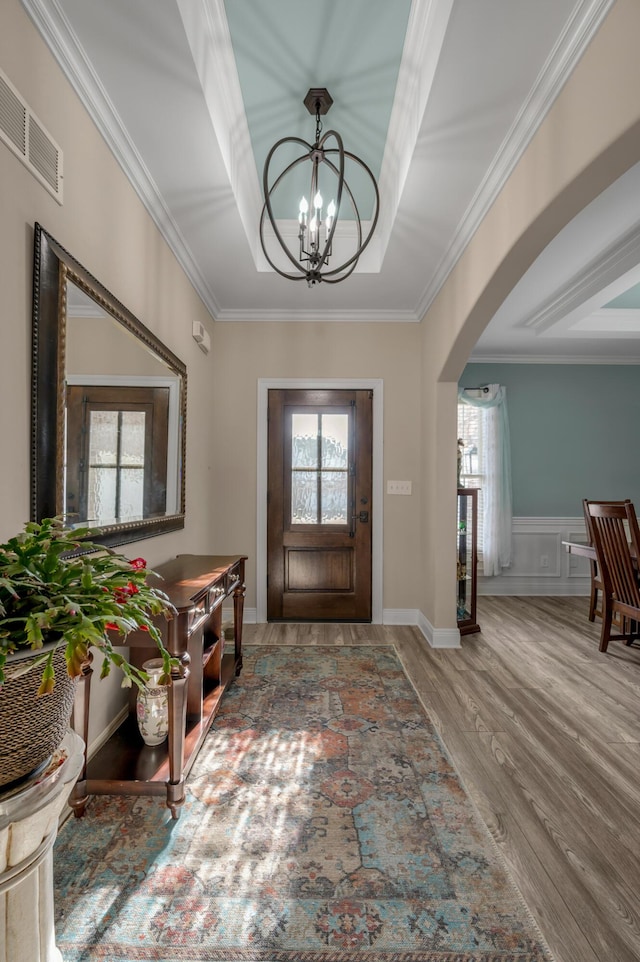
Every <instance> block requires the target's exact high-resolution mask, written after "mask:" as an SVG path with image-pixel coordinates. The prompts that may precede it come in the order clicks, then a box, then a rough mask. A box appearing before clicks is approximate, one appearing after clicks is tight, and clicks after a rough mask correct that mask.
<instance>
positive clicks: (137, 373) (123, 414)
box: [64, 283, 181, 525]
mask: <svg viewBox="0 0 640 962" xmlns="http://www.w3.org/2000/svg"><path fill="white" fill-rule="evenodd" d="M67 294H68V297H67V339H66V355H65V379H66V381H67V410H66V432H65V433H66V438H65V472H64V491H65V494H64V504H65V511H66V513H67V515H68V516H69V519H70V521H71V522H72V523H73V520H74V519H75V521H76V523H85V522H87V521H88V522H89V523H91V524H96V525H106V524H111V523H120V522H122V523H126V522H130V521H136V520H140V519H148V518H154V517H158V516H161V515H163V514H171V513H173V512H175V511H177V510H178V496H179V491H178V476H179V475H178V472H179V433H180V424H179V403H180V390H181V386H180V379H179V377H177V376H176V375H175V374H174V373H173V372H172V371H171V369H170V368H169V366H168V365H167V364H166V363H165V361H164V360H163V359H162V358H160V357H159V356H158V355H157V354H156V353H155V352H154V351H153V350H152V349H151V348H150V347H149V346H148V345H147V344H145V343H144V342H143V341H141V340H140V339H139V338H138V337H137V336H136V335H135V334H134V333H132V332H131V331H129V330H127V329H126V328H125V327H124V326H123V325H122V324H120V322H119V321H118V320H116V318H114V317H112V316H111V315H110V314H108V313H107V312H106V311H105V310H104V309H103V308H102V306H101V305H100V304H98V303H97V302H96V301H94V300H93V298H91V297H90V296H89V295H88V294H86V293H85V292H84V291H82V290H80V289H79V288H78V287H77V286H76V285H75V284H71V283H69V284H68V290H67ZM166 385H168V387H166ZM167 410H168V424H167Z"/></svg>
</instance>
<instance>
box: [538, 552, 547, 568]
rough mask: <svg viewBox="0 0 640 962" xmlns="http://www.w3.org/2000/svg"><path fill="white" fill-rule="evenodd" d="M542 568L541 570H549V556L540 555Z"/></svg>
mask: <svg viewBox="0 0 640 962" xmlns="http://www.w3.org/2000/svg"><path fill="white" fill-rule="evenodd" d="M540 567H541V568H548V567H549V555H548V554H541V555H540Z"/></svg>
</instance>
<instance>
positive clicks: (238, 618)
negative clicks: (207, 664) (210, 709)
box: [233, 565, 247, 676]
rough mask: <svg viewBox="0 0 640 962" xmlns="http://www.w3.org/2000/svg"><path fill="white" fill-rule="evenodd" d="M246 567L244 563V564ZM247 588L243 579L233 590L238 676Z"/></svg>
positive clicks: (240, 663) (234, 634) (238, 672)
mask: <svg viewBox="0 0 640 962" xmlns="http://www.w3.org/2000/svg"><path fill="white" fill-rule="evenodd" d="M243 568H244V565H243ZM246 590H247V588H246V585H245V583H244V571H243V575H242V580H241V581H240V582H239V583H238V584H237V585H236V588H235V590H234V592H233V637H234V645H235V661H236V676H237V675H239V674H240V672H241V671H242V619H243V617H244V596H245V592H246Z"/></svg>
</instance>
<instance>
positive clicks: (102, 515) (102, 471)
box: [87, 467, 118, 522]
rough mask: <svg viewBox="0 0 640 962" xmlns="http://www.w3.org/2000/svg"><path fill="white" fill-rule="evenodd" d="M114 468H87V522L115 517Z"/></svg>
mask: <svg viewBox="0 0 640 962" xmlns="http://www.w3.org/2000/svg"><path fill="white" fill-rule="evenodd" d="M117 480H118V472H117V470H116V468H93V467H90V468H89V491H88V496H89V500H88V512H87V513H88V515H89V518H88V520H89V521H94V522H95V521H98V522H99V521H105V520H111V519H112V518H115V516H116V483H117Z"/></svg>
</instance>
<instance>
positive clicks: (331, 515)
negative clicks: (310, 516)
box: [320, 471, 349, 524]
mask: <svg viewBox="0 0 640 962" xmlns="http://www.w3.org/2000/svg"><path fill="white" fill-rule="evenodd" d="M320 484H321V485H322V502H321V503H322V519H321V521H322V524H347V494H348V487H349V476H348V474H347V472H346V471H322V472H321V474H320Z"/></svg>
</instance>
